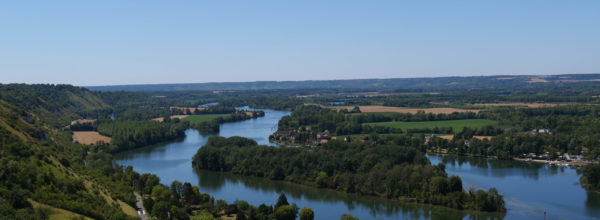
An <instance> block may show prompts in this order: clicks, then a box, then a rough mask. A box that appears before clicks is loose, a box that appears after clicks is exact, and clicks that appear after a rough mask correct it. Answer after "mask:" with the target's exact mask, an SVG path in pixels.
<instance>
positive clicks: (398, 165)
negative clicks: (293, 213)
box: [193, 137, 505, 212]
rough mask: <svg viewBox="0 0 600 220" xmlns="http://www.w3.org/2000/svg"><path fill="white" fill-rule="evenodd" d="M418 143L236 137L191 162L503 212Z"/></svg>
mask: <svg viewBox="0 0 600 220" xmlns="http://www.w3.org/2000/svg"><path fill="white" fill-rule="evenodd" d="M420 143H421V140H417V139H414V138H398V139H391V140H389V141H383V142H382V143H378V144H365V143H359V142H356V143H351V144H348V143H345V142H343V141H332V142H329V143H327V144H325V145H323V146H321V147H319V148H316V149H309V148H300V147H270V146H259V145H257V143H256V142H255V141H253V140H251V139H247V138H242V137H231V138H223V137H211V138H210V139H209V140H208V142H207V143H206V145H205V146H203V147H202V148H200V149H199V150H198V152H197V154H196V155H194V158H193V165H194V167H195V168H197V169H205V170H212V171H223V172H232V173H235V174H239V175H246V176H256V177H265V178H269V179H272V180H285V181H290V182H295V183H301V184H306V185H311V186H315V187H323V188H331V189H335V190H339V191H344V192H348V193H357V194H361V195H372V196H380V197H384V198H388V199H394V200H401V201H411V202H419V203H429V204H435V205H443V206H447V207H451V208H456V209H471V210H479V211H489V212H504V211H505V207H504V200H503V198H502V195H500V194H499V193H498V191H497V190H495V189H493V188H492V189H490V190H489V191H488V192H485V191H482V190H477V191H475V190H469V191H465V190H464V189H463V187H462V180H461V179H460V177H457V176H452V177H448V176H447V174H446V173H445V170H444V166H443V165H438V166H433V165H431V164H430V163H429V160H428V159H427V158H426V157H425V155H424V154H423V153H422V152H420V151H419V150H417V147H416V146H418V145H419V144H420Z"/></svg>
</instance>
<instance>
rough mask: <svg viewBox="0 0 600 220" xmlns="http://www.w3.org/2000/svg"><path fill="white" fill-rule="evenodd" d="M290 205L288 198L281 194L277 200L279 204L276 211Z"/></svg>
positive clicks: (276, 205) (276, 204)
mask: <svg viewBox="0 0 600 220" xmlns="http://www.w3.org/2000/svg"><path fill="white" fill-rule="evenodd" d="M289 204H290V203H288V201H287V197H285V194H283V193H282V194H281V195H279V198H277V203H275V209H278V208H279V207H281V206H284V205H289Z"/></svg>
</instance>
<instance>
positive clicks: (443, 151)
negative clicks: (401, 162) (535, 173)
mask: <svg viewBox="0 0 600 220" xmlns="http://www.w3.org/2000/svg"><path fill="white" fill-rule="evenodd" d="M427 153H428V154H440V155H452V156H464V157H473V158H487V159H495V160H503V159H499V158H498V157H496V156H481V155H472V154H464V155H456V154H452V153H448V150H447V149H440V150H437V151H433V150H427ZM504 160H505V159H504ZM511 160H515V161H523V162H533V163H544V164H550V165H556V166H576V167H583V166H586V165H588V164H590V163H595V162H589V161H558V160H542V159H530V158H518V157H513V158H512V159H511ZM507 161H510V160H507Z"/></svg>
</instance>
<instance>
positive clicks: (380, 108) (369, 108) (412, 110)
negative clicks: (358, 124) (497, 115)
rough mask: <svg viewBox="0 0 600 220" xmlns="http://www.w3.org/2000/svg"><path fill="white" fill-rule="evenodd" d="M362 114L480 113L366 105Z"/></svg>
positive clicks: (462, 110) (338, 107) (344, 107)
mask: <svg viewBox="0 0 600 220" xmlns="http://www.w3.org/2000/svg"><path fill="white" fill-rule="evenodd" d="M330 108H333V109H338V110H339V109H348V111H351V110H352V109H353V108H354V106H335V107H330ZM359 108H360V111H361V112H395V113H411V114H416V113H417V112H418V111H424V112H425V113H433V114H450V113H453V112H475V113H478V112H479V111H480V110H478V109H458V108H405V107H392V106H377V105H364V106H359Z"/></svg>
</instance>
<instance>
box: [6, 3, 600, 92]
mask: <svg viewBox="0 0 600 220" xmlns="http://www.w3.org/2000/svg"><path fill="white" fill-rule="evenodd" d="M599 12H600V1H585V0H578V1H562V0H552V1H548V0H543V1H534V0H519V1H510V0H504V1H427V0H424V1H349V0H345V1H323V0H319V1H309V0H305V1H185V0H178V1H154V0H144V1H133V0H131V1H130V0H128V1H122V0H118V1H109V0H105V1H93V0H89V1H82V0H73V1H61V0H53V1H45V0H44V1H29V0H23V1H5V2H3V3H2V5H0V83H15V82H17V83H66V84H74V85H80V86H92V85H122V84H160V83H201V82H240V81H265V80H269V81H270V80H273V81H284V80H327V79H358V78H411V77H436V76H480V75H499V74H535V75H549V74H563V73H599V72H600V56H599V55H600V13H599Z"/></svg>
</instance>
